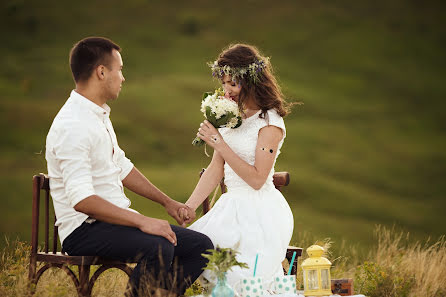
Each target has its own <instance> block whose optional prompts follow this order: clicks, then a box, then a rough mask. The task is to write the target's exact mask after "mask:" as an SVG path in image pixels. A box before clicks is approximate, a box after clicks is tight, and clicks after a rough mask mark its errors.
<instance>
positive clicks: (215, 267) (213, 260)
mask: <svg viewBox="0 0 446 297" xmlns="http://www.w3.org/2000/svg"><path fill="white" fill-rule="evenodd" d="M207 251H208V252H209V254H201V255H202V256H203V257H205V258H207V259H208V260H209V262H208V263H207V265H206V267H205V268H204V269H207V270H209V271H213V272H214V273H215V274H216V276H217V278H223V277H224V274H225V273H226V272H227V271H229V270H231V269H232V267H234V266H239V267H241V268H249V266H248V264H246V263H244V262H239V261H237V258H236V256H237V254H239V253H238V252H237V251H234V250H233V249H231V248H221V247H219V246H217V248H216V249H210V250H207Z"/></svg>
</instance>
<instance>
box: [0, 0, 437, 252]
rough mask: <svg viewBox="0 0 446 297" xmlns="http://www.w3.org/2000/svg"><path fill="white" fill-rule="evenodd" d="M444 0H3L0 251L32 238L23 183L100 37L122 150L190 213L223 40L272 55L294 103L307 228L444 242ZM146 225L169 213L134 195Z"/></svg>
mask: <svg viewBox="0 0 446 297" xmlns="http://www.w3.org/2000/svg"><path fill="white" fill-rule="evenodd" d="M444 8H445V5H444V4H443V2H441V1H422V2H421V1H402V0H393V1H292V0H286V1H274V2H273V1H266V0H257V1H254V0H251V1H234V0H227V1H220V2H217V1H204V0H202V1H198V0H193V1H187V2H186V1H179V0H169V1H160V0H155V1H149V0H145V1H144V0H127V1H116V0H109V1H107V2H103V1H84V0H81V1H55V0H42V1H25V0H16V1H12V0H5V1H2V2H1V4H0V33H1V36H2V41H3V42H2V44H1V46H0V64H1V67H0V124H1V126H2V127H3V132H2V137H1V138H0V146H1V154H0V168H1V171H0V197H1V198H0V199H1V207H0V235H1V236H0V237H1V238H0V247H1V246H3V245H4V238H5V236H7V237H8V238H16V237H18V238H19V239H20V240H22V241H29V239H30V232H29V231H30V225H31V178H32V175H33V174H36V173H39V172H46V163H45V158H44V151H45V137H46V134H47V132H48V129H49V127H50V125H51V122H52V119H53V118H54V116H55V115H56V113H57V111H58V110H59V109H60V107H61V106H62V105H63V103H64V102H65V100H66V99H67V97H68V96H69V92H70V91H71V89H72V88H73V87H74V84H73V82H72V78H71V74H70V70H69V65H68V52H69V50H70V48H71V47H72V45H73V44H74V43H75V42H76V41H78V40H79V39H81V38H83V37H86V36H91V35H100V36H106V37H109V38H111V39H113V40H114V41H115V42H117V43H118V44H119V45H120V46H121V47H122V48H123V51H122V56H123V59H124V75H125V77H126V82H125V83H124V85H123V90H122V92H121V94H120V97H119V98H118V100H117V101H115V102H113V103H111V107H112V121H113V124H114V127H115V130H116V133H117V135H118V140H119V144H120V146H121V147H122V148H123V149H124V150H125V151H126V153H127V155H128V157H129V158H131V159H132V161H133V162H134V163H135V164H136V165H137V167H138V168H139V169H140V170H141V171H142V172H143V173H144V174H146V176H147V177H148V178H149V179H150V180H151V181H152V182H153V183H155V184H156V185H157V186H158V187H159V188H161V189H162V190H163V191H165V192H166V193H167V194H168V195H170V196H171V197H173V198H175V199H177V200H180V201H185V200H187V198H188V195H189V194H190V193H191V192H192V190H193V188H194V186H195V184H196V182H197V179H198V172H199V171H200V169H201V168H203V167H206V166H207V164H208V162H209V161H210V159H208V158H207V157H206V156H205V155H204V153H203V151H202V150H201V149H197V148H195V147H193V146H192V145H191V144H190V143H191V141H192V139H193V137H194V135H195V131H196V129H197V127H198V124H199V123H200V121H201V120H202V115H201V114H200V112H199V106H200V99H201V95H202V93H203V92H204V91H209V90H213V89H214V88H215V87H217V86H218V83H217V82H215V81H213V80H212V79H211V76H210V71H209V69H208V67H207V66H206V62H208V61H213V60H214V59H215V57H216V55H217V54H218V53H219V51H220V50H221V49H222V48H223V47H225V46H227V45H228V44H229V43H234V42H246V43H250V44H254V45H256V46H258V47H259V48H260V49H261V50H262V51H263V53H264V54H265V55H267V56H270V57H271V62H272V64H273V66H274V67H275V71H276V74H277V77H278V79H279V81H280V83H281V85H282V87H283V90H284V93H285V94H286V96H287V98H288V99H289V100H290V101H303V102H304V105H301V106H296V107H295V108H294V110H293V112H292V114H290V115H289V116H288V117H287V118H286V119H285V121H286V125H287V138H286V141H285V144H284V147H283V149H282V154H281V155H280V157H279V159H278V162H277V165H276V170H277V171H289V172H290V174H291V184H290V186H289V187H287V189H285V190H284V195H285V196H286V198H287V200H288V202H289V204H290V206H291V208H292V210H293V213H294V220H295V232H294V236H293V241H292V243H293V242H295V243H299V242H301V239H300V238H299V236H300V235H301V234H302V232H308V233H309V234H311V236H312V237H314V238H320V239H323V238H327V237H330V238H331V239H332V240H333V245H332V248H335V249H336V246H340V245H341V243H342V241H343V240H345V241H346V242H347V243H349V244H353V245H356V246H357V248H358V250H367V248H368V247H369V246H370V245H371V244H372V243H373V241H374V240H375V239H374V238H373V236H372V234H373V230H374V228H375V225H376V224H381V225H384V226H387V227H391V226H394V225H395V226H396V228H398V229H402V230H405V231H408V232H410V234H411V238H412V239H414V240H417V239H426V238H428V237H431V238H434V239H436V238H438V237H439V236H440V235H442V234H445V233H446V230H445V229H446V228H445V226H446V225H445V224H444V222H443V218H444V212H445V209H446V202H445V198H446V197H445V193H446V182H445V178H446V138H445V130H446V121H445V119H446V110H445V108H446V104H445V102H444V100H445V95H446V84H445V79H446V71H445V68H446V55H445V52H446V34H445V33H446V26H445V25H446V24H445V21H444V12H445V9H444ZM128 195H129V197H130V198H131V200H132V202H133V207H134V208H135V209H137V210H139V211H140V212H142V213H143V214H146V215H148V216H155V217H160V218H166V219H168V217H167V215H166V214H165V213H164V211H163V209H162V208H161V207H160V206H158V205H156V204H154V203H152V202H149V201H147V200H145V199H143V198H138V197H135V195H133V194H131V193H128Z"/></svg>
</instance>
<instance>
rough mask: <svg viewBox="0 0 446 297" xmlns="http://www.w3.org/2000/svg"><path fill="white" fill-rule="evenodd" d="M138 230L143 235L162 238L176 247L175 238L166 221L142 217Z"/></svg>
mask: <svg viewBox="0 0 446 297" xmlns="http://www.w3.org/2000/svg"><path fill="white" fill-rule="evenodd" d="M138 228H139V230H141V231H142V232H144V233H147V234H153V235H159V236H162V237H164V238H166V239H167V240H168V241H170V242H171V243H172V244H173V245H175V246H176V245H177V236H176V235H175V232H173V231H172V228H171V227H170V224H169V222H168V221H165V220H160V219H155V218H149V217H143V218H142V220H141V222H140V224H139V227H138Z"/></svg>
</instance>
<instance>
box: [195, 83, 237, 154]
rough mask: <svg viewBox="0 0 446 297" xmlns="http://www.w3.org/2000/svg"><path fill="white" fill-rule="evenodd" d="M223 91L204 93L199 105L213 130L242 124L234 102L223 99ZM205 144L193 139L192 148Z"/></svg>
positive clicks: (197, 138) (198, 139)
mask: <svg viewBox="0 0 446 297" xmlns="http://www.w3.org/2000/svg"><path fill="white" fill-rule="evenodd" d="M224 95H225V93H224V91H223V90H222V89H221V88H219V89H217V90H215V92H213V93H212V92H205V93H204V94H203V99H202V103H201V112H203V115H204V117H205V118H206V120H208V121H209V122H210V123H211V124H212V125H213V126H214V127H215V128H223V127H227V128H232V129H235V128H238V127H240V125H241V124H242V117H241V115H240V111H239V108H238V105H237V103H236V102H235V101H232V100H231V99H229V98H225V97H224ZM204 143H205V142H204V141H203V140H202V139H201V138H199V137H195V139H194V140H193V141H192V144H193V145H194V146H202V145H203V144H204Z"/></svg>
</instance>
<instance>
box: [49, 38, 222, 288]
mask: <svg viewBox="0 0 446 297" xmlns="http://www.w3.org/2000/svg"><path fill="white" fill-rule="evenodd" d="M70 66H71V70H72V73H73V78H74V81H75V84H76V89H75V90H73V91H72V92H71V95H70V97H69V98H68V100H67V102H66V103H65V104H64V106H63V107H62V108H61V110H60V111H59V113H58V114H57V116H56V117H55V119H54V121H53V124H52V125H51V128H50V131H49V132H48V136H47V140H46V160H47V164H48V174H49V177H50V186H51V196H52V198H53V202H54V208H55V212H56V216H57V222H56V225H57V226H59V236H60V240H61V242H62V247H63V250H64V251H65V252H67V253H68V254H69V255H93V256H102V257H108V258H112V259H118V260H135V261H137V262H138V264H137V266H136V267H135V269H134V271H133V274H132V275H131V277H130V280H129V289H128V290H127V295H129V296H139V295H146V296H147V295H148V292H147V290H148V288H147V287H148V285H147V283H148V280H152V281H153V280H156V281H158V283H157V285H158V286H159V288H160V290H158V292H167V291H170V292H175V293H177V294H182V293H184V290H185V289H186V287H185V285H186V284H190V283H192V282H193V281H194V280H195V279H196V278H197V277H198V276H199V275H200V274H201V272H202V268H203V267H204V266H205V264H206V259H204V258H203V257H202V256H201V254H202V253H203V252H205V251H206V250H207V249H211V248H213V245H212V242H211V241H210V239H209V238H208V237H207V236H205V235H203V234H201V233H198V232H194V231H191V230H188V229H184V228H181V227H178V226H173V225H170V224H169V223H168V222H167V221H164V220H159V219H156V218H150V217H146V216H144V215H141V214H139V213H138V212H136V211H134V210H132V209H130V208H129V206H130V201H129V199H128V198H127V197H126V196H125V194H124V190H123V187H126V188H127V189H129V190H131V191H133V192H135V193H137V194H139V195H141V196H143V197H146V198H149V199H151V200H153V201H156V202H158V203H160V204H162V205H163V206H164V207H165V208H166V211H167V212H168V213H169V215H171V216H172V217H173V218H175V220H176V221H177V222H178V223H179V224H182V225H183V226H184V225H185V223H189V222H190V221H192V220H193V219H194V218H195V213H194V211H192V210H191V209H190V208H189V207H187V206H186V205H184V204H182V203H179V202H177V201H175V200H172V199H171V198H169V197H168V196H167V195H166V194H164V193H163V192H161V191H160V190H159V189H157V188H156V187H155V186H154V185H153V184H152V183H151V182H150V181H149V180H148V179H146V178H145V177H144V175H143V174H141V172H139V171H138V169H137V168H136V167H134V166H133V164H132V163H131V161H130V160H129V159H127V158H126V156H125V154H124V151H123V150H122V149H121V148H120V147H119V146H118V142H117V139H116V135H115V132H114V130H113V126H112V124H111V121H110V118H109V116H110V107H109V106H108V105H107V104H106V103H107V102H109V101H113V100H115V99H117V98H118V95H119V92H120V90H121V87H122V83H123V82H124V81H125V79H124V76H123V74H122V67H123V62H122V58H121V54H120V47H119V46H118V45H117V44H115V43H113V42H112V41H111V40H109V39H106V38H101V37H89V38H85V39H83V40H81V41H79V42H78V43H76V44H75V45H74V47H73V48H72V50H71V52H70ZM180 211H181V212H182V213H183V212H186V213H187V215H186V216H185V220H183V218H182V217H180V216H179V212H180ZM174 260H175V261H174ZM152 285H153V284H152ZM152 288H153V287H152ZM163 290H164V291H163Z"/></svg>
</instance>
